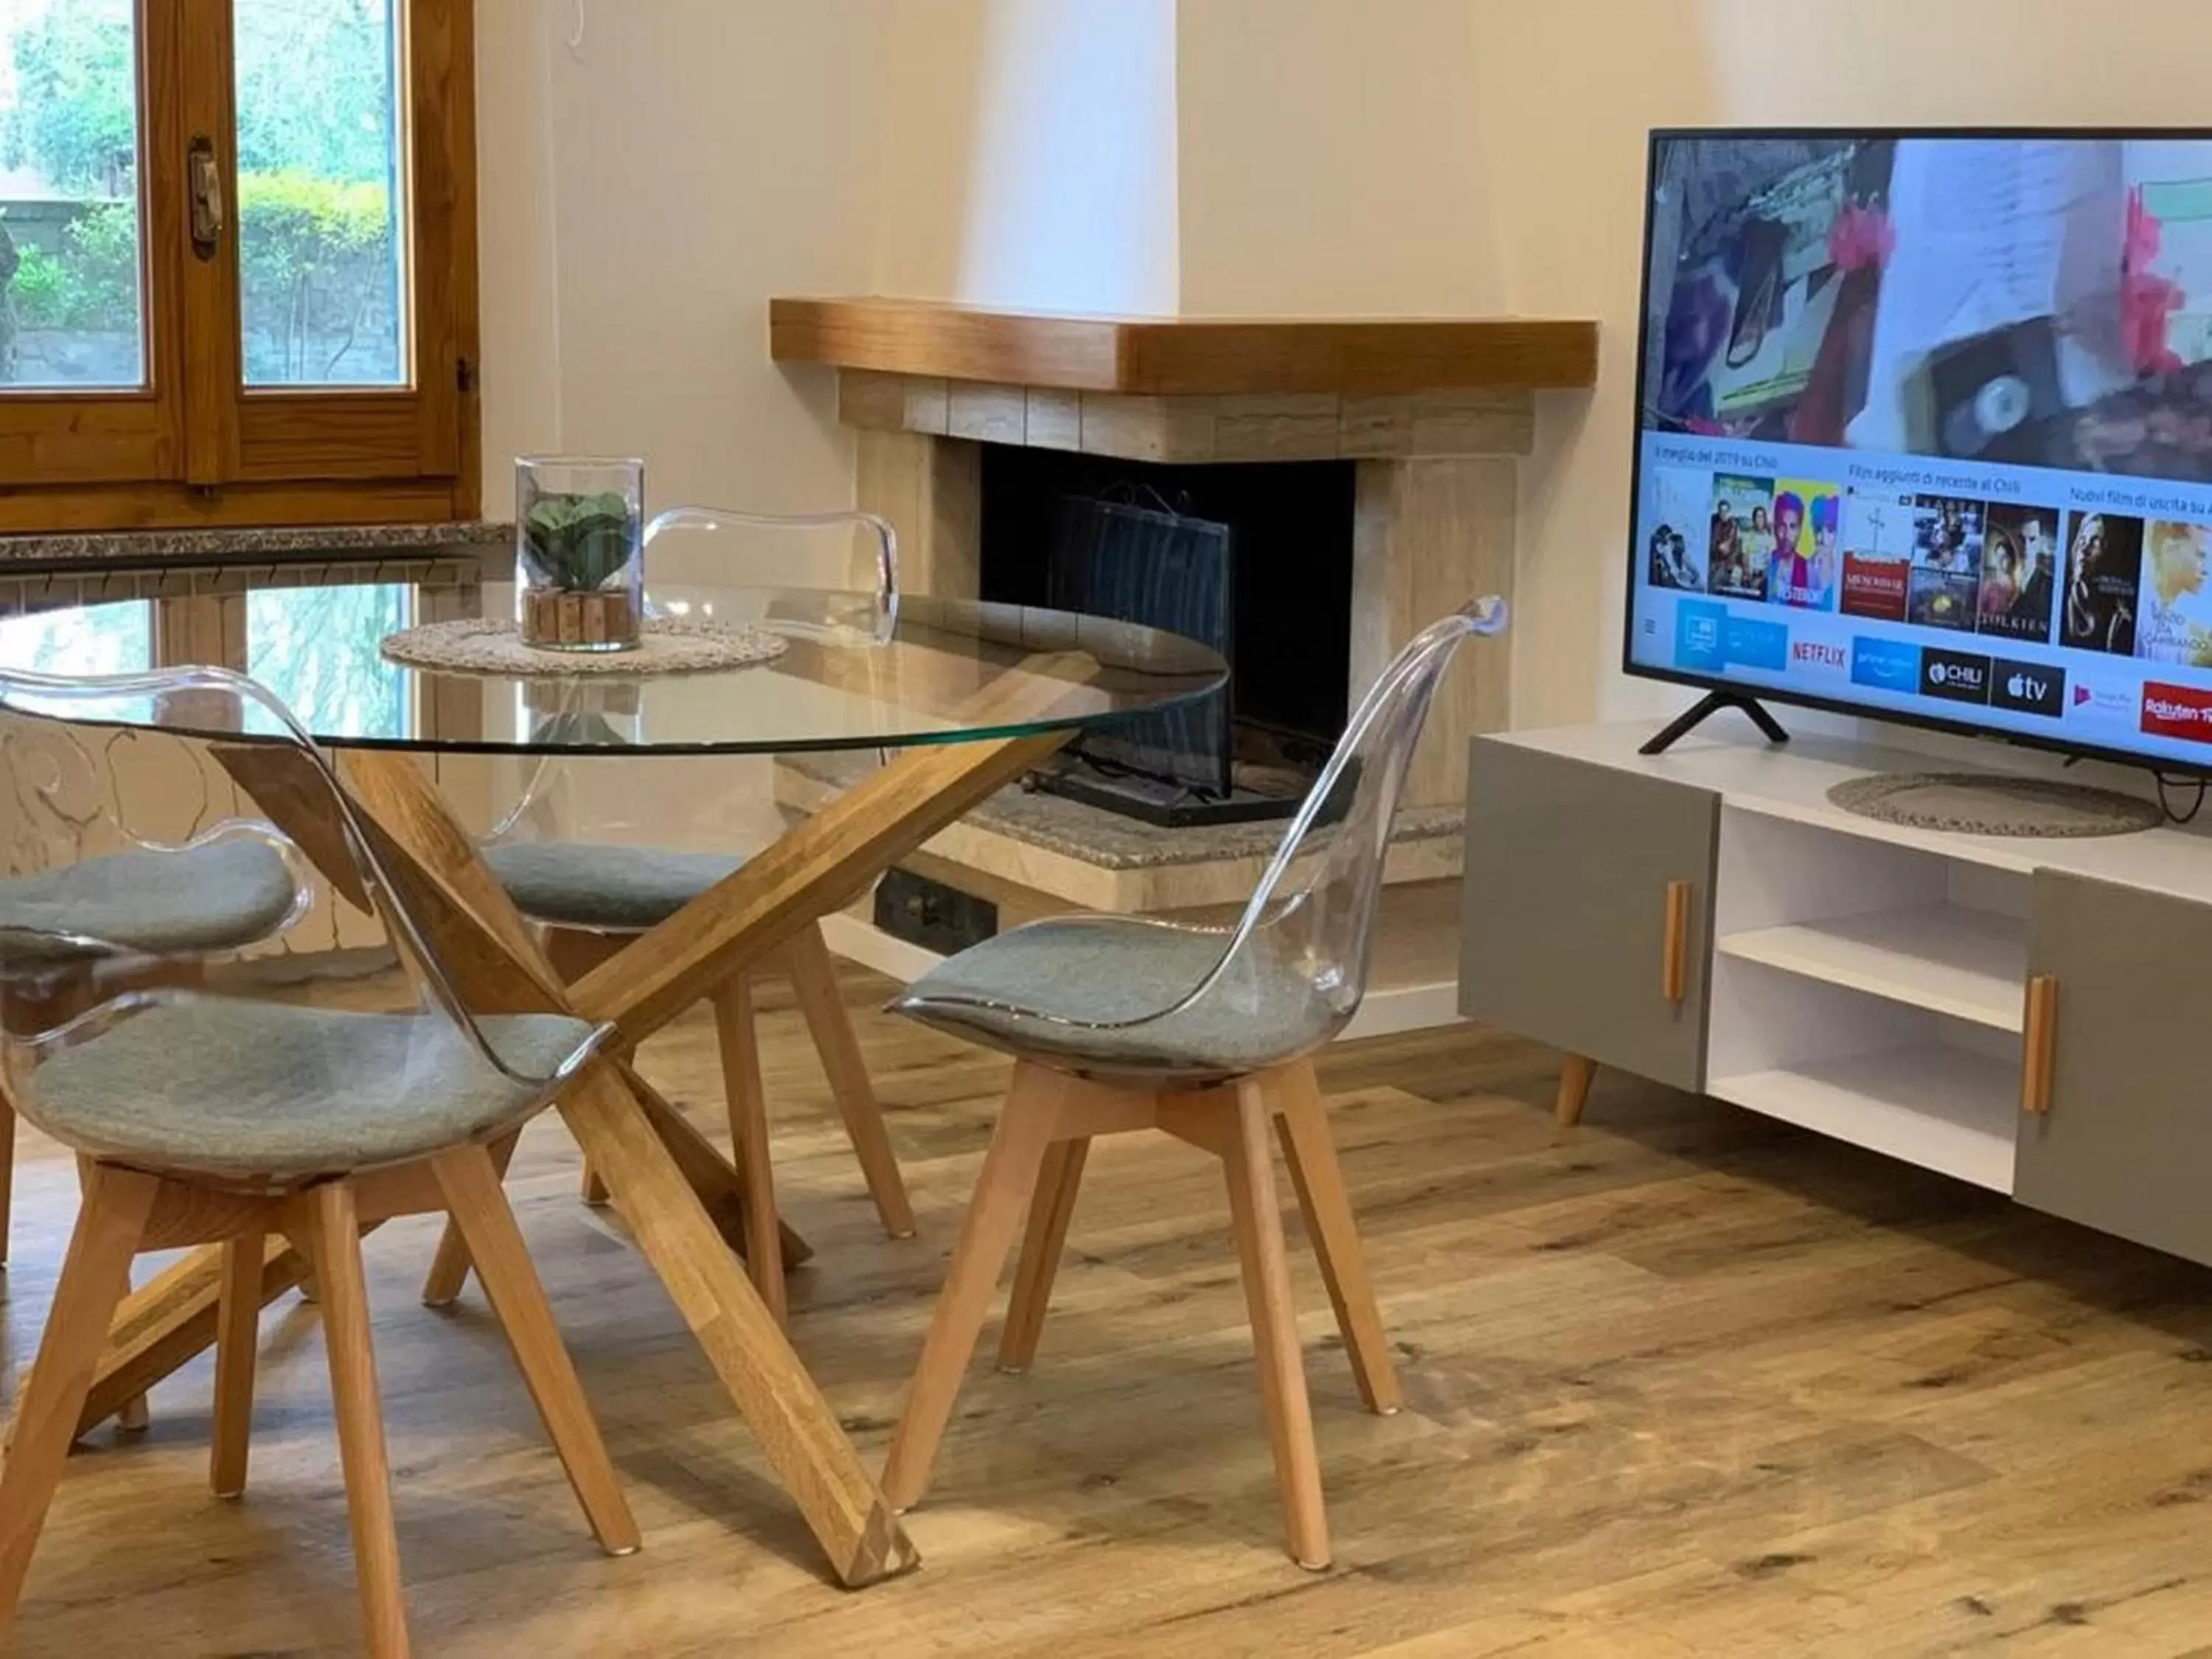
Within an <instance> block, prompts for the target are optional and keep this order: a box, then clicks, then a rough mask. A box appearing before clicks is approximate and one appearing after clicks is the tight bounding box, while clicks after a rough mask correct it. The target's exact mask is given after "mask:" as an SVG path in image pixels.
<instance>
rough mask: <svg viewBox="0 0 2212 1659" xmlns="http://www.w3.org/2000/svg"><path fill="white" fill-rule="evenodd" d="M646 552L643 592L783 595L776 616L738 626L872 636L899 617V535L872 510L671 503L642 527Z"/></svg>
mask: <svg viewBox="0 0 2212 1659" xmlns="http://www.w3.org/2000/svg"><path fill="white" fill-rule="evenodd" d="M645 546H646V579H647V587H648V589H649V588H650V587H651V586H652V584H653V581H654V580H656V578H657V579H659V580H661V581H663V582H665V583H680V582H687V581H689V582H701V583H706V584H709V585H712V586H716V587H736V588H746V589H753V590H757V591H760V592H781V594H783V595H785V596H786V602H785V605H784V606H783V610H782V614H781V615H772V616H769V617H764V618H753V617H745V618H742V620H745V621H753V620H767V621H769V622H774V623H782V624H784V625H787V626H802V627H803V626H805V625H807V624H809V623H812V624H814V625H826V626H830V627H834V628H836V629H837V630H838V631H840V632H851V633H860V634H864V635H868V636H870V637H872V638H876V639H879V640H881V639H888V638H890V632H891V629H893V628H894V627H895V626H896V623H897V621H898V602H899V568H898V532H896V531H895V530H893V529H892V528H891V526H890V520H886V519H882V518H878V516H877V515H876V514H874V513H748V512H744V511H743V510H741V509H739V508H737V507H696V506H686V507H670V508H669V509H668V510H667V511H666V512H665V513H661V514H659V516H658V517H657V518H655V519H654V520H653V521H652V522H651V523H650V524H648V525H647V526H646V527H645ZM802 595H803V596H805V598H801V597H800V596H802ZM833 595H834V596H836V598H837V599H839V600H841V601H842V603H835V604H832V603H827V601H829V599H830V596H833Z"/></svg>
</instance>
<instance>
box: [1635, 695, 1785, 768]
mask: <svg viewBox="0 0 2212 1659" xmlns="http://www.w3.org/2000/svg"><path fill="white" fill-rule="evenodd" d="M1723 708H1741V710H1742V711H1743V712H1744V714H1746V715H1747V716H1748V717H1749V718H1750V720H1751V723H1752V724H1753V726H1757V727H1758V728H1759V731H1760V732H1762V733H1764V734H1765V738H1766V740H1767V742H1769V743H1787V742H1789V741H1790V734H1789V733H1788V732H1785V731H1784V730H1783V729H1782V722H1781V721H1779V720H1776V719H1775V718H1774V716H1773V715H1771V714H1768V713H1767V712H1766V706H1765V704H1764V703H1762V702H1759V700H1758V699H1757V698H1756V697H1747V696H1743V695H1742V694H1741V692H1736V691H1709V692H1707V693H1706V694H1705V696H1703V697H1701V698H1699V700H1698V701H1697V702H1695V703H1693V704H1692V705H1691V706H1690V707H1689V708H1686V709H1684V710H1683V711H1682V712H1681V713H1680V714H1677V715H1676V716H1675V717H1674V719H1673V720H1669V721H1668V722H1667V724H1666V725H1665V726H1662V728H1661V729H1660V731H1659V733H1658V735H1657V736H1656V737H1655V738H1652V739H1651V741H1650V742H1649V743H1647V744H1644V746H1643V747H1642V748H1641V749H1639V750H1637V751H1636V752H1637V753H1638V754H1639V755H1663V754H1664V753H1666V752H1667V750H1668V749H1669V748H1671V747H1673V746H1674V744H1676V743H1677V742H1679V741H1680V740H1681V739H1682V738H1686V737H1687V736H1688V735H1689V734H1690V733H1691V732H1693V731H1695V730H1696V729H1697V728H1698V727H1699V726H1702V725H1704V724H1705V721H1706V720H1709V719H1711V717H1712V716H1713V715H1715V714H1719V713H1720V711H1721V710H1722V709H1723Z"/></svg>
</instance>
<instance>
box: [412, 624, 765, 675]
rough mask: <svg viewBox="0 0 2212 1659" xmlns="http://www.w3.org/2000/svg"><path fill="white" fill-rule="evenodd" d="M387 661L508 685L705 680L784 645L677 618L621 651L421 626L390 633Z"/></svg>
mask: <svg viewBox="0 0 2212 1659" xmlns="http://www.w3.org/2000/svg"><path fill="white" fill-rule="evenodd" d="M382 648H383V653H384V655H385V656H386V658H388V659H390V660H392V661H393V662H396V663H403V664H404V665H407V666H408V667H410V668H428V669H433V670H435V671H440V672H443V673H448V674H487V675H494V676H497V677H499V678H507V679H550V678H566V677H570V676H575V675H594V676H595V675H610V676H617V677H622V676H627V677H629V678H646V677H648V676H651V675H656V674H700V673H712V672H714V671H718V670H728V669H733V668H750V667H752V666H754V665H757V664H759V663H764V662H773V661H774V660H775V659H776V658H778V657H780V656H781V655H782V654H783V653H784V650H785V641H784V640H783V638H782V637H781V635H775V634H771V633H769V632H768V631H767V630H765V629H759V628H750V627H737V628H732V627H729V626H726V625H724V624H721V623H702V622H695V621H690V620H686V619H684V618H682V617H646V618H645V619H644V620H643V622H641V623H640V624H639V627H638V637H637V643H636V644H635V645H634V646H632V647H629V649H627V650H622V651H606V650H599V651H584V650H574V649H550V650H549V649H548V648H546V647H544V646H538V645H531V644H528V643H526V641H524V639H523V637H522V635H521V632H520V629H518V628H517V626H516V625H515V624H514V623H511V622H505V621H501V620H500V619H498V618H496V617H467V618H459V619H456V620H454V621H451V622H434V623H420V624H418V625H417V626H416V627H413V628H403V629H400V630H399V631H398V633H396V634H388V635H386V636H385V638H384V641H383V647H382Z"/></svg>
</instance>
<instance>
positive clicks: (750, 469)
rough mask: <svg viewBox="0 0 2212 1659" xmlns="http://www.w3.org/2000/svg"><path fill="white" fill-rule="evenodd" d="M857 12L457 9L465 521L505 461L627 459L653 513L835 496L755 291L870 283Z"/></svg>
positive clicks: (805, 409)
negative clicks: (466, 201)
mask: <svg viewBox="0 0 2212 1659" xmlns="http://www.w3.org/2000/svg"><path fill="white" fill-rule="evenodd" d="M877 3H878V0H591V4H590V8H589V10H588V13H587V27H586V35H585V39H584V41H583V44H582V46H580V48H579V49H578V50H577V51H576V52H574V53H571V52H570V51H569V50H568V44H567V42H568V36H569V33H570V32H571V30H572V29H573V28H574V19H575V7H574V3H573V0H478V5H477V15H478V33H479V42H478V48H477V66H478V70H477V88H478V101H479V111H478V125H479V128H480V137H479V151H480V159H481V173H480V176H481V194H482V203H483V206H482V215H481V220H482V228H483V295H484V300H483V315H484V336H485V338H484V455H485V472H486V485H485V501H486V506H487V507H488V509H489V511H490V512H492V513H494V514H495V515H496V514H501V513H504V512H505V511H506V504H507V503H508V502H510V501H512V499H513V479H512V471H511V465H510V463H511V460H512V458H513V455H514V454H515V453H518V452H519V451H524V450H529V449H566V450H572V451H617V452H621V453H636V454H641V455H643V456H644V457H645V459H646V461H647V467H648V481H649V484H648V487H649V489H650V493H651V495H652V497H653V502H654V504H655V505H656V506H665V505H668V504H670V503H671V502H674V501H714V502H723V503H728V504H732V505H744V506H751V507H763V508H767V509H769V510H793V511H797V510H805V509H815V508H820V507H832V506H844V505H848V504H849V502H850V501H851V499H852V489H853V477H852V444H851V439H850V435H849V434H848V433H847V432H845V431H844V430H843V429H842V428H840V427H839V426H838V425H837V423H836V412H835V408H834V396H833V389H832V387H831V386H830V384H829V380H828V378H827V377H826V376H823V375H820V374H787V373H786V372H785V371H783V370H781V369H779V368H777V367H776V366H775V365H774V364H773V363H771V362H769V359H768V350H767V301H768V297H769V295H771V294H775V293H792V292H799V293H803V292H809V291H812V292H853V291H859V290H863V289H866V288H867V286H868V285H869V279H870V275H871V261H872V258H873V254H874V247H875V224H874V220H875V209H876V200H877V197H876V187H877V167H878V145H877V129H876V127H875V125H874V124H873V119H872V111H873V110H874V108H875V107H876V100H874V98H873V96H872V93H873V89H874V88H875V87H876V86H877V84H878V81H879V80H880V78H881V75H880V70H879V64H878V40H877V32H876V28H875V25H876V22H877V21H878V20H877Z"/></svg>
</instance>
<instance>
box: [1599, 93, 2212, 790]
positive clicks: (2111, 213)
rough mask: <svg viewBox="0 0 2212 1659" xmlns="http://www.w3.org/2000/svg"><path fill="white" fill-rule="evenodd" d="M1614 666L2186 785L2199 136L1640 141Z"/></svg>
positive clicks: (2206, 246)
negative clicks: (1626, 520) (2171, 770)
mask: <svg viewBox="0 0 2212 1659" xmlns="http://www.w3.org/2000/svg"><path fill="white" fill-rule="evenodd" d="M1642 332H1643V338H1642V344H1641V351H1640V356H1639V361H1638V398H1639V405H1640V416H1639V420H1638V433H1637V453H1636V473H1635V476H1636V484H1635V503H1634V520H1633V523H1634V528H1633V531H1632V543H1633V545H1632V550H1631V554H1630V564H1631V576H1630V599H1629V605H1628V640H1627V648H1626V666H1627V668H1628V670H1629V671H1630V672H1632V673H1636V674H1642V675H1646V676H1651V677H1656V678H1662V679H1669V680H1674V681H1679V682H1682V683H1685V684H1694V685H1699V686H1704V687H1706V688H1709V689H1723V690H1736V691H1741V692H1742V693H1744V694H1747V695H1749V696H1758V697H1761V698H1765V699H1773V700H1778V701H1782V702H1797V703H1804V704H1810V705H1813V706H1815V707H1821V708H1836V709H1842V710H1846V711H1849V712H1851V713H1857V714H1876V715H1881V716H1883V717H1886V718H1890V719H1896V720H1909V721H1913V722H1917V723H1922V724H1927V725H1933V726H1943V727H1948V728H1952V729H1956V730H1963V731H1968V732H1983V733H1990V734H1996V735H2001V736H2003V737H2006V738H2014V739H2019V740H2025V741H2028V742H2032V743H2036V744H2045V745H2047V746H2051V747H2055V748H2059V749H2065V750H2079V751H2083V752H2089V753H2097V754H2103V755H2106V756H2109V757H2115V758H2121V759H2129V760H2136V761H2142V762H2148V763H2154V764H2157V765H2160V766H2168V765H2172V766H2179V767H2181V768H2185V769H2212V583H2208V580H2207V569H2206V560H2207V554H2208V551H2212V133H2205V134H2199V133H2176V132H2165V131H2140V132H2110V131H2097V132H2086V131H2063V132H2052V131H2041V132H2027V131H2003V132H1996V131H1986V132H1966V131H1957V132H1953V131H1929V132H1896V131H1884V132H1836V131H1818V132H1814V131H1793V132H1768V131H1756V132H1753V131H1673V132H1660V133H1656V134H1654V135H1653V137H1652V140H1651V153H1650V191H1649V206H1648V212H1647V216H1646V221H1645V262H1644V308H1643V331H1642Z"/></svg>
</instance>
